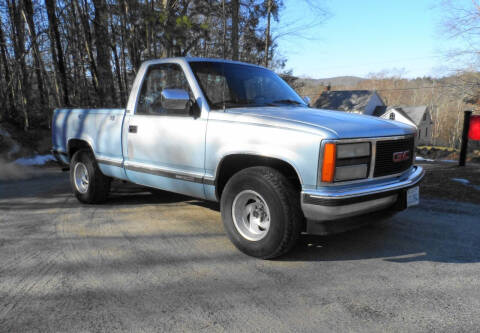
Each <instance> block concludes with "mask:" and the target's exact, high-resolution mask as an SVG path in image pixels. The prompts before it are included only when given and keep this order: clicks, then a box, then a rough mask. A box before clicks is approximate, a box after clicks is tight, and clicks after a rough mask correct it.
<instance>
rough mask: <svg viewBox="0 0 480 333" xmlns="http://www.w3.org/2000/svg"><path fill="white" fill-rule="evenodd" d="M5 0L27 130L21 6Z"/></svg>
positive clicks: (26, 88) (26, 94) (26, 83)
mask: <svg viewBox="0 0 480 333" xmlns="http://www.w3.org/2000/svg"><path fill="white" fill-rule="evenodd" d="M7 2H8V11H9V15H10V22H11V23H12V24H11V28H12V36H13V50H14V52H15V59H16V60H17V65H18V66H19V67H20V69H19V71H17V72H19V74H20V77H19V79H18V80H17V87H18V92H19V97H20V106H21V110H22V115H23V129H24V130H25V131H28V129H29V126H30V124H29V116H28V106H29V104H30V86H29V82H28V73H27V66H26V63H25V29H24V25H23V24H22V19H21V16H20V10H21V8H18V5H19V4H17V2H16V0H9V1H7ZM20 5H21V4H20Z"/></svg>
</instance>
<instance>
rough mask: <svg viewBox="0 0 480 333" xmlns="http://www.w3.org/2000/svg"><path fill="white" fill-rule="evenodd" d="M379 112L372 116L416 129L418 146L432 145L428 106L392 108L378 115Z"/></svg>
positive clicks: (431, 123) (430, 119)
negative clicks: (412, 126) (398, 122)
mask: <svg viewBox="0 0 480 333" xmlns="http://www.w3.org/2000/svg"><path fill="white" fill-rule="evenodd" d="M379 112H380V110H378V112H376V114H374V115H375V116H378V117H381V118H385V119H390V120H396V121H400V122H402V123H405V124H409V125H414V126H415V127H417V129H418V144H419V145H430V144H431V143H432V126H433V121H432V116H431V114H430V108H429V107H428V106H426V105H422V106H393V107H389V108H388V109H387V110H386V111H385V112H383V113H382V114H378V113H379Z"/></svg>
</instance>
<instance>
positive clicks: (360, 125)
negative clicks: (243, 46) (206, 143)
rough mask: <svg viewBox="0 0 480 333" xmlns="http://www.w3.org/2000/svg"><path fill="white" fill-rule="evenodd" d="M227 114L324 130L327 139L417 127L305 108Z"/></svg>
mask: <svg viewBox="0 0 480 333" xmlns="http://www.w3.org/2000/svg"><path fill="white" fill-rule="evenodd" d="M226 113H228V114H230V115H232V116H233V115H237V116H238V117H235V120H236V121H245V122H254V123H259V124H264V125H274V126H281V127H289V128H292V127H294V128H295V129H298V130H304V131H309V132H310V131H315V132H322V133H323V134H324V135H325V136H326V137H328V138H342V139H350V138H366V137H380V136H397V135H407V134H415V133H416V129H415V127H413V126H410V125H407V124H404V123H401V122H398V121H391V120H386V119H383V118H379V117H372V116H365V115H360V114H354V113H348V112H343V111H333V110H323V109H312V108H306V107H296V106H285V107H258V108H232V109H227V110H226Z"/></svg>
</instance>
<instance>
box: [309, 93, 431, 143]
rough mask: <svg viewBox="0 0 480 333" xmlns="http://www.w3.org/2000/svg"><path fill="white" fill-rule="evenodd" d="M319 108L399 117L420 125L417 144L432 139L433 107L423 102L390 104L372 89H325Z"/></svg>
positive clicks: (403, 120)
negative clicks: (404, 104)
mask: <svg viewBox="0 0 480 333" xmlns="http://www.w3.org/2000/svg"><path fill="white" fill-rule="evenodd" d="M313 106H314V107H315V108H318V109H328V110H338V111H346V112H353V113H360V114H364V115H369V116H376V117H381V118H385V119H390V120H396V121H400V122H403V123H405V124H409V125H413V126H415V127H417V129H418V144H419V145H430V144H431V142H432V126H433V122H432V117H431V114H430V108H428V107H427V106H426V105H423V106H392V107H387V106H386V105H385V103H383V100H382V99H381V98H380V96H379V95H378V93H377V92H376V91H373V90H336V91H330V90H328V89H327V90H325V91H323V92H322V93H321V95H320V97H319V98H318V99H317V100H316V101H315V103H314V104H313Z"/></svg>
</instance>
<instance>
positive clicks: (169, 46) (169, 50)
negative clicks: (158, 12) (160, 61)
mask: <svg viewBox="0 0 480 333" xmlns="http://www.w3.org/2000/svg"><path fill="white" fill-rule="evenodd" d="M162 3H163V10H164V11H165V22H164V24H163V31H164V35H165V37H164V41H163V48H164V49H163V56H164V57H165V58H166V57H171V56H172V55H173V31H172V24H173V23H172V22H170V21H171V19H172V14H173V13H172V0H162Z"/></svg>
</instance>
